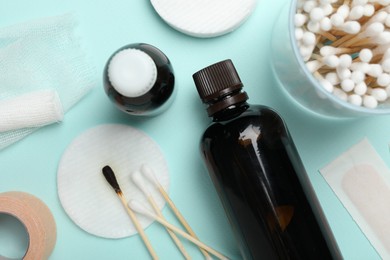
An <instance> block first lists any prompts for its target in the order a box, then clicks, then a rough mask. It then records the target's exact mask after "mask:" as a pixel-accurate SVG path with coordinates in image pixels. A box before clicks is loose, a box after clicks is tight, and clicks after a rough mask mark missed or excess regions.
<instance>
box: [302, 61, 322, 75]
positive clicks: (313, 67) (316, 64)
mask: <svg viewBox="0 0 390 260" xmlns="http://www.w3.org/2000/svg"><path fill="white" fill-rule="evenodd" d="M306 67H307V69H308V70H309V71H310V72H311V73H313V72H315V71H317V70H319V69H320V68H321V67H322V63H321V62H320V61H318V60H311V61H308V62H306Z"/></svg>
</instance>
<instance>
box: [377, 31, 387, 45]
mask: <svg viewBox="0 0 390 260" xmlns="http://www.w3.org/2000/svg"><path fill="white" fill-rule="evenodd" d="M374 40H375V42H376V43H377V44H381V45H384V44H388V43H390V32H388V31H384V32H382V33H380V34H379V35H377V36H376V37H375V39H374Z"/></svg>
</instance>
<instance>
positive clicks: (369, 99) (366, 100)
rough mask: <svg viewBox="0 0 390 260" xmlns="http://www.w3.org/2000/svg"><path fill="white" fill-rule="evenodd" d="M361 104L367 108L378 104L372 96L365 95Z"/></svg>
mask: <svg viewBox="0 0 390 260" xmlns="http://www.w3.org/2000/svg"><path fill="white" fill-rule="evenodd" d="M363 106H365V107H367V108H376V107H377V106H378V101H377V100H376V98H374V97H373V96H370V95H365V96H364V97H363Z"/></svg>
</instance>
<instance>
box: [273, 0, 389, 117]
mask: <svg viewBox="0 0 390 260" xmlns="http://www.w3.org/2000/svg"><path fill="white" fill-rule="evenodd" d="M296 5H297V0H292V1H291V3H287V4H286V5H285V6H284V7H283V9H282V10H281V13H280V14H279V18H278V19H277V21H276V22H275V25H274V29H273V35H272V42H271V53H272V57H271V58H272V67H273V71H274V73H275V75H276V76H277V78H278V80H279V81H280V84H281V85H282V86H283V89H284V90H285V92H287V93H288V95H289V96H290V97H292V99H293V100H295V101H296V102H297V103H298V104H300V105H301V106H303V107H304V108H306V109H308V110H309V111H312V112H315V113H316V114H319V115H323V116H330V117H357V116H370V115H384V114H390V102H389V101H387V102H386V103H381V104H379V105H378V107H377V108H374V109H370V108H365V107H359V106H356V105H352V104H350V103H348V102H346V101H343V100H341V99H339V98H338V97H336V96H334V95H333V94H332V93H329V92H327V91H326V90H325V89H324V88H323V87H322V86H321V85H320V84H319V82H318V81H317V79H316V78H315V77H314V76H313V75H312V74H311V73H310V71H309V70H308V69H307V68H306V65H305V62H304V61H303V59H302V57H301V55H300V53H299V49H298V45H297V41H296V39H295V35H294V32H295V30H294V29H295V26H294V23H293V21H294V15H295V13H296Z"/></svg>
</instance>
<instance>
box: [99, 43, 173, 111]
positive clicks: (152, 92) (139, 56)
mask: <svg viewBox="0 0 390 260" xmlns="http://www.w3.org/2000/svg"><path fill="white" fill-rule="evenodd" d="M103 83H104V90H105V92H106V94H107V96H108V97H109V99H110V100H111V101H112V102H113V103H114V104H115V105H116V106H117V107H118V108H119V109H120V110H122V111H124V112H125V113H127V114H130V115H137V116H155V115H158V114H160V113H162V112H164V111H165V110H166V109H167V108H168V107H169V106H170V105H171V104H172V102H173V99H174V97H175V94H176V88H175V76H174V72H173V67H172V64H171V62H170V60H169V59H168V57H167V56H166V55H165V54H164V53H163V52H162V51H161V50H159V49H158V48H156V47H154V46H152V45H150V44H146V43H133V44H129V45H126V46H123V47H122V48H120V49H118V50H117V51H115V52H114V53H113V54H112V55H111V57H110V58H109V59H108V61H107V63H106V66H105V68H104V73H103Z"/></svg>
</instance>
